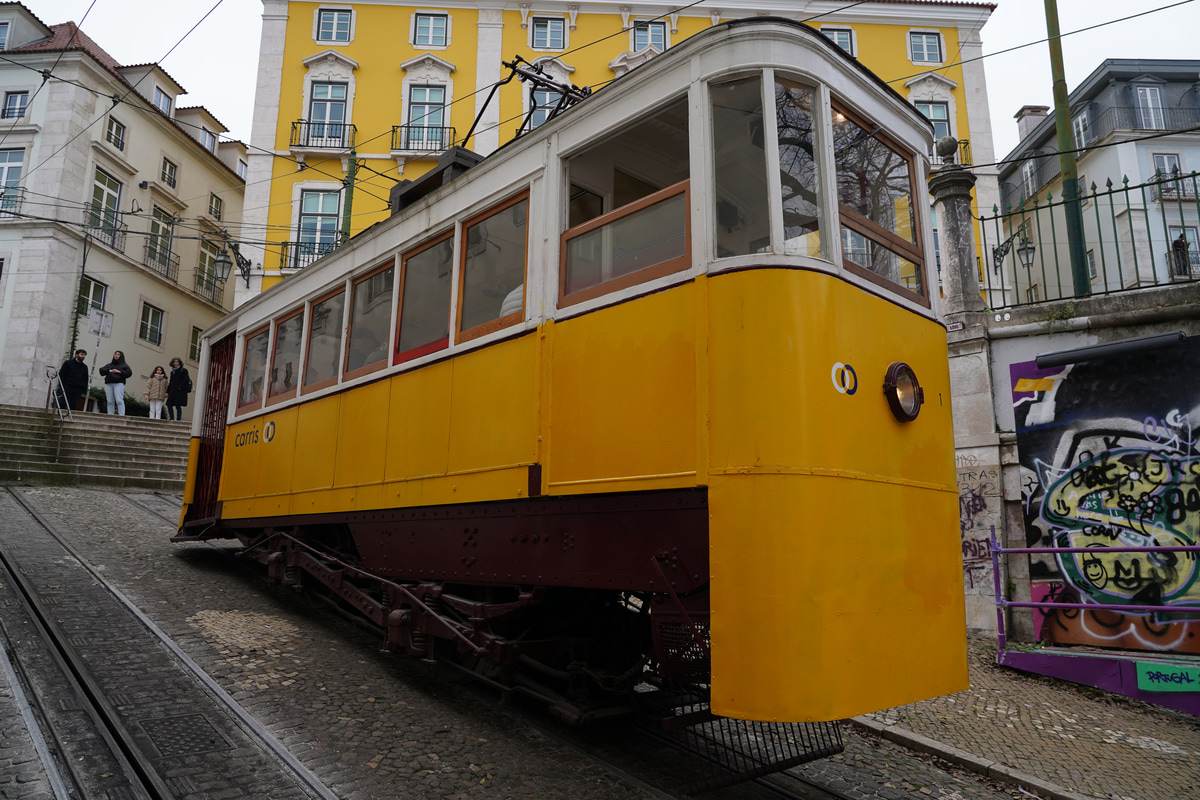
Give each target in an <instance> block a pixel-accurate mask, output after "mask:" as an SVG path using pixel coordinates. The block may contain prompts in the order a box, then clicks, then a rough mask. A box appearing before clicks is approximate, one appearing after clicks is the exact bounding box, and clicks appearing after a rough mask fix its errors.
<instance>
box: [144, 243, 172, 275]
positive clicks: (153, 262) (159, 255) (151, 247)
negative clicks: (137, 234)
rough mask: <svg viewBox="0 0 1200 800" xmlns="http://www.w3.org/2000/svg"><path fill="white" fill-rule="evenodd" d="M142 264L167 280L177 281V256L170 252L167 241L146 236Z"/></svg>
mask: <svg viewBox="0 0 1200 800" xmlns="http://www.w3.org/2000/svg"><path fill="white" fill-rule="evenodd" d="M142 264H144V265H145V266H146V267H148V268H150V269H152V270H154V271H155V272H157V273H158V274H159V275H162V276H163V277H164V278H166V279H167V280H169V281H174V282H176V283H178V282H179V256H177V255H175V254H174V253H172V252H171V247H170V245H169V244H168V243H167V242H162V241H159V240H158V239H155V238H154V237H153V236H147V237H146V252H145V255H144V256H143V257H142Z"/></svg>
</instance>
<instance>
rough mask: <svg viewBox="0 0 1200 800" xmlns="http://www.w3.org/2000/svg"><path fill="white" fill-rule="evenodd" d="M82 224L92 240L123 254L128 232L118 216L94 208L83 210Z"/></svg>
mask: <svg viewBox="0 0 1200 800" xmlns="http://www.w3.org/2000/svg"><path fill="white" fill-rule="evenodd" d="M83 224H84V226H86V227H87V232H88V233H89V234H90V235H91V236H92V238H93V239H95V240H97V241H99V242H103V243H104V244H106V245H108V246H109V247H111V248H112V249H114V250H117V251H119V252H122V253H124V252H125V234H126V233H128V232H129V226H128V225H126V224H125V223H124V222H122V221H121V215H120V214H118V213H117V212H115V211H108V210H105V209H98V208H94V207H93V208H85V209H84V210H83Z"/></svg>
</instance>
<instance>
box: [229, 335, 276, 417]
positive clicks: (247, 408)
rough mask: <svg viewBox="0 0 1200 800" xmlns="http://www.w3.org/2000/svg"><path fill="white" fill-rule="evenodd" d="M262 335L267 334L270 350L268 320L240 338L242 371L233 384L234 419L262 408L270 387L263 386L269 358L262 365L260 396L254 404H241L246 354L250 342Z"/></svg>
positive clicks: (269, 361)
mask: <svg viewBox="0 0 1200 800" xmlns="http://www.w3.org/2000/svg"><path fill="white" fill-rule="evenodd" d="M264 333H265V334H267V349H268V350H270V349H271V322H270V321H269V320H268V321H267V322H265V323H263V324H262V325H260V326H258V327H257V328H253V329H251V330H249V331H247V332H246V334H245V335H244V336H243V337H242V369H241V372H239V373H238V381H237V383H236V384H234V387H233V391H234V395H233V398H234V399H233V402H234V411H233V415H234V416H235V417H240V416H242V415H243V414H249V413H250V412H252V411H260V410H261V409H262V408H263V401H264V400H265V399H266V397H267V390H268V389H269V388H270V387H269V386H266V385H265V384H266V381H267V374H268V373H267V366H268V365H269V364H270V363H271V360H270V358H268V359H267V363H266V364H264V365H263V383H264V386H263V391H262V394H261V395H259V398H258V401H257V402H254V403H245V404H243V403H242V381H243V380H245V378H246V354H247V353H248V352H249V351H250V340H251V339H254V338H256V337H258V336H260V335H262V334H264Z"/></svg>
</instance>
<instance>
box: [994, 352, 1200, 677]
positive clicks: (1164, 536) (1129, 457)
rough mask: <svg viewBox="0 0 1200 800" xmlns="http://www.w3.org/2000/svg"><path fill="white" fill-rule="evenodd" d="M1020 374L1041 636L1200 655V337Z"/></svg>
mask: <svg viewBox="0 0 1200 800" xmlns="http://www.w3.org/2000/svg"><path fill="white" fill-rule="evenodd" d="M1010 375H1011V379H1012V398H1013V408H1014V412H1015V416H1016V428H1017V447H1018V452H1019V455H1020V469H1021V495H1022V503H1023V510H1024V517H1025V539H1026V546H1028V547H1054V548H1084V549H1086V551H1087V552H1081V553H1067V552H1064V553H1061V554H1050V555H1034V556H1031V563H1030V577H1031V582H1032V586H1031V589H1032V595H1033V598H1032V599H1033V600H1034V601H1046V602H1052V603H1063V604H1068V603H1070V604H1081V603H1082V604H1086V605H1091V606H1095V610H1085V611H1080V610H1072V609H1065V608H1064V609H1053V608H1051V609H1048V610H1044V611H1039V612H1037V614H1036V615H1035V616H1036V618H1037V626H1038V630H1037V635H1038V639H1039V641H1042V642H1045V643H1055V644H1086V645H1092V646H1100V647H1113V648H1122V649H1134V650H1154V651H1170V652H1179V653H1197V654H1200V581H1198V580H1197V578H1198V577H1200V565H1198V560H1197V556H1200V554H1198V553H1194V552H1179V551H1175V552H1164V551H1145V550H1141V551H1138V550H1130V549H1129V548H1146V547H1163V546H1189V545H1196V544H1200V338H1193V339H1190V340H1187V341H1185V342H1184V343H1182V344H1180V345H1177V346H1173V347H1170V348H1164V349H1160V350H1152V351H1147V352H1144V353H1139V354H1135V355H1128V356H1120V357H1116V358H1107V359H1103V360H1097V361H1091V362H1084V363H1079V364H1072V365H1069V366H1065V367H1057V368H1053V369H1045V370H1043V369H1038V367H1037V365H1036V364H1035V363H1034V362H1024V363H1019V364H1013V365H1012V366H1011V367H1010ZM1114 605H1120V606H1140V607H1142V609H1140V610H1138V611H1127V610H1126V611H1114V610H1112V609H1110V608H1106V607H1108V606H1114ZM1189 606H1191V607H1196V608H1197V609H1198V611H1197V612H1184V613H1178V612H1175V613H1167V611H1166V610H1167V609H1171V608H1175V609H1178V608H1181V607H1189ZM1158 609H1162V610H1161V611H1160V610H1158Z"/></svg>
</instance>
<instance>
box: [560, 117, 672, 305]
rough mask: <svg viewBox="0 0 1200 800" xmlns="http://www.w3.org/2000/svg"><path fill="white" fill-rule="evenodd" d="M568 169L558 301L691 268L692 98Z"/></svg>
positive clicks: (587, 296) (594, 150)
mask: <svg viewBox="0 0 1200 800" xmlns="http://www.w3.org/2000/svg"><path fill="white" fill-rule="evenodd" d="M567 172H568V175H569V179H570V182H569V195H568V196H569V202H568V205H567V208H566V209H565V211H566V216H567V222H568V224H569V225H570V227H569V228H568V229H567V230H566V231H565V232H564V233H563V237H562V251H563V255H562V258H561V259H560V269H561V273H560V275H559V305H560V306H563V305H570V304H571V303H577V302H581V301H583V300H587V299H590V298H592V297H597V296H599V295H601V294H605V293H607V292H611V291H616V290H617V289H622V288H625V287H628V286H632V285H634V284H637V283H641V282H643V281H647V280H651V279H653V278H657V277H660V276H662V275H667V274H670V273H672V272H678V271H680V270H684V269H687V268H688V266H690V263H691V259H690V255H689V253H690V250H689V247H690V241H689V237H688V223H689V219H688V202H687V193H688V188H689V182H688V178H689V164H688V111H687V100H686V98H681V99H679V100H676V101H674V102H672V103H671V104H669V105H667V106H665V107H664V108H662V109H661V110H659V111H658V112H656V113H654V114H651V115H650V116H648V117H647V118H646V119H644V120H642V121H641V122H639V123H638V124H636V125H632V126H630V127H629V128H626V129H625V130H624V131H622V132H621V133H620V134H618V135H616V136H613V137H611V138H609V139H606V140H604V141H602V142H599V143H597V144H594V145H592V146H591V147H589V148H588V149H587V150H585V151H584V152H582V153H580V154H578V155H576V156H574V157H572V158H571V159H570V161H569V162H568V164H567ZM605 209H609V210H608V211H607V212H605Z"/></svg>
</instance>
